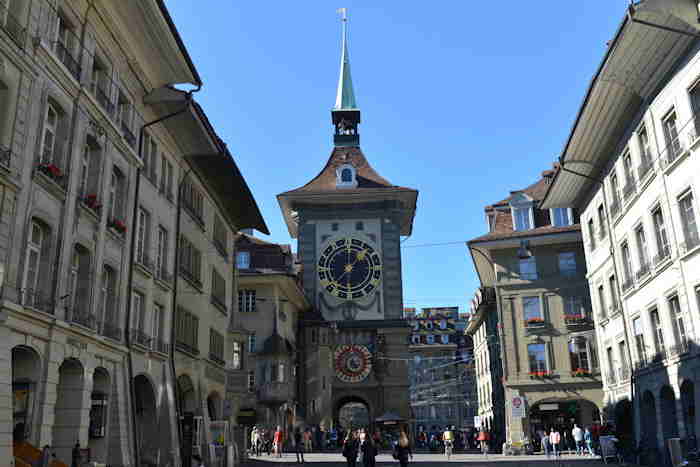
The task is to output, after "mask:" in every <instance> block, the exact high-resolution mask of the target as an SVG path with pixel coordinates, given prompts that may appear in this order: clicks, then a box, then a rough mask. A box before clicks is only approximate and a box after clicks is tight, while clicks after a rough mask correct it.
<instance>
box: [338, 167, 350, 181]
mask: <svg viewBox="0 0 700 467" xmlns="http://www.w3.org/2000/svg"><path fill="white" fill-rule="evenodd" d="M340 181H341V182H343V183H352V170H350V169H349V168H347V167H346V168H344V169H343V171H342V172H341V173H340Z"/></svg>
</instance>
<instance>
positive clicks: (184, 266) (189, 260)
mask: <svg viewBox="0 0 700 467" xmlns="http://www.w3.org/2000/svg"><path fill="white" fill-rule="evenodd" d="M180 274H181V275H182V276H183V277H184V278H185V279H187V280H189V281H190V282H192V283H193V284H194V285H195V286H196V287H199V288H201V287H202V253H201V252H200V251H199V250H198V249H197V248H196V247H195V246H194V244H193V243H192V242H190V241H189V240H188V239H187V237H185V236H184V235H181V236H180Z"/></svg>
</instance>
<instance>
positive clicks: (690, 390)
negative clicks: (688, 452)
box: [681, 379, 695, 438]
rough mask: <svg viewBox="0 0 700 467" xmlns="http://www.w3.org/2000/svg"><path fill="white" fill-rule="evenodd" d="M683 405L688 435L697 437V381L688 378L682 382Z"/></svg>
mask: <svg viewBox="0 0 700 467" xmlns="http://www.w3.org/2000/svg"><path fill="white" fill-rule="evenodd" d="M681 407H683V422H684V424H685V432H686V436H687V437H689V438H690V437H695V383H693V382H692V381H691V380H689V379H686V380H685V381H683V384H681Z"/></svg>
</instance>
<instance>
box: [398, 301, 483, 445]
mask: <svg viewBox="0 0 700 467" xmlns="http://www.w3.org/2000/svg"><path fill="white" fill-rule="evenodd" d="M404 319H406V321H408V324H409V326H410V327H411V334H410V335H409V347H408V350H409V361H408V378H409V384H410V389H409V390H410V401H411V409H412V412H413V417H412V423H413V428H414V430H415V431H416V432H419V431H426V432H430V431H436V430H437V431H440V430H442V429H444V428H445V427H446V426H454V427H456V428H458V429H462V428H466V427H468V426H472V425H473V420H474V419H473V415H472V413H471V410H470V409H471V408H472V405H471V401H470V397H469V394H470V391H471V389H473V387H472V386H471V385H470V384H469V382H470V381H469V376H470V375H471V372H472V371H473V366H472V359H471V349H468V348H467V341H468V340H469V341H470V340H471V339H467V336H465V335H464V332H463V329H462V332H460V330H459V328H460V327H462V328H463V326H459V324H460V322H461V321H466V318H465V316H464V315H460V314H459V307H445V308H423V309H421V310H420V311H416V309H415V308H405V309H404ZM474 415H476V414H475V413H474Z"/></svg>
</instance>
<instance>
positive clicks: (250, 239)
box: [236, 232, 292, 253]
mask: <svg viewBox="0 0 700 467" xmlns="http://www.w3.org/2000/svg"><path fill="white" fill-rule="evenodd" d="M240 240H244V241H248V242H249V243H252V244H253V245H260V246H271V247H278V248H279V249H280V250H282V252H283V253H291V251H292V247H291V245H289V244H282V243H272V242H266V241H265V240H262V239H260V238H257V237H255V236H253V235H249V234H247V233H243V232H239V233H238V234H237V235H236V243H238V241H240Z"/></svg>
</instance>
